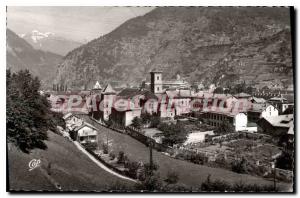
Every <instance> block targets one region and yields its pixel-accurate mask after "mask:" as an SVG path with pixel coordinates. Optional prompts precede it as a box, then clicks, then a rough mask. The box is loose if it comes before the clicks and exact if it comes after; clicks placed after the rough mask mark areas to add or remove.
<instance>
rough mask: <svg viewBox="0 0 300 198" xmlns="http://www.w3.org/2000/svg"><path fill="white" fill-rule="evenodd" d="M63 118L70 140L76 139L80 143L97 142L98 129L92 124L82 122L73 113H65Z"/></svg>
mask: <svg viewBox="0 0 300 198" xmlns="http://www.w3.org/2000/svg"><path fill="white" fill-rule="evenodd" d="M63 119H64V120H65V123H66V132H67V133H69V135H70V138H71V139H72V140H74V141H78V142H79V143H80V144H82V145H86V144H89V143H95V144H97V136H98V131H97V128H95V127H94V126H93V125H91V124H89V123H87V122H84V121H83V120H82V119H81V118H80V117H79V116H77V115H76V114H74V113H67V114H65V115H64V117H63Z"/></svg>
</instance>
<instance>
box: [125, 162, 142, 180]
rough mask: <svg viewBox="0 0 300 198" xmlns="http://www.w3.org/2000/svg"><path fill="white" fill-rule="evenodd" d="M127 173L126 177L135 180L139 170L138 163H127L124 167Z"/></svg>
mask: <svg viewBox="0 0 300 198" xmlns="http://www.w3.org/2000/svg"><path fill="white" fill-rule="evenodd" d="M124 167H125V168H126V169H127V171H126V175H127V176H128V177H130V178H133V179H137V171H138V169H139V163H138V162H127V163H125V166H124Z"/></svg>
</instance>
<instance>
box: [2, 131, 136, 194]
mask: <svg viewBox="0 0 300 198" xmlns="http://www.w3.org/2000/svg"><path fill="white" fill-rule="evenodd" d="M48 136H49V140H48V141H46V144H47V146H48V149H47V150H40V149H34V150H33V151H32V153H30V154H25V153H22V152H21V151H19V150H17V148H16V147H15V146H14V145H12V144H9V146H8V165H9V166H8V167H9V168H8V173H9V190H17V191H18V190H47V191H57V190H58V189H57V188H56V184H59V185H60V186H61V190H65V191H74V190H79V191H87V190H88V191H106V190H114V189H116V188H117V187H126V189H130V188H131V187H132V186H133V185H134V184H133V183H131V182H128V181H124V180H121V179H119V178H118V177H115V176H114V175H111V174H110V173H107V172H105V171H104V170H103V169H101V168H99V167H98V166H97V165H96V164H94V162H92V161H91V160H90V159H89V158H88V157H87V156H85V155H84V154H83V153H81V152H80V151H79V150H78V149H77V148H76V147H75V146H74V144H73V143H72V142H69V141H68V140H66V139H65V138H63V137H61V136H59V135H56V134H54V133H52V132H49V133H48ZM32 159H40V160H41V166H40V167H38V168H35V169H33V170H32V171H29V167H28V163H29V161H31V160H32ZM48 173H50V175H49V174H48Z"/></svg>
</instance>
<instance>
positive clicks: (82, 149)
mask: <svg viewBox="0 0 300 198" xmlns="http://www.w3.org/2000/svg"><path fill="white" fill-rule="evenodd" d="M74 144H75V146H76V147H77V148H78V149H79V150H80V151H81V152H83V153H84V154H85V155H86V156H87V157H88V158H90V159H91V160H92V161H93V162H94V163H95V164H97V166H99V167H100V168H102V169H103V170H105V171H106V172H108V173H110V174H112V175H115V176H117V177H119V178H121V179H125V180H128V181H132V182H135V183H137V181H136V180H134V179H131V178H129V177H126V176H124V175H121V174H119V173H116V172H114V171H112V170H111V169H109V168H108V167H106V166H105V165H104V164H102V163H101V162H100V161H99V160H97V159H95V157H94V156H92V155H91V154H90V153H89V152H87V151H86V150H85V149H84V148H83V147H82V145H81V144H80V143H78V142H76V141H74Z"/></svg>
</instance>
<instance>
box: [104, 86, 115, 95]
mask: <svg viewBox="0 0 300 198" xmlns="http://www.w3.org/2000/svg"><path fill="white" fill-rule="evenodd" d="M115 93H116V91H115V90H114V89H113V88H112V86H111V85H110V84H107V85H106V86H105V88H104V89H103V91H102V94H115Z"/></svg>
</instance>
